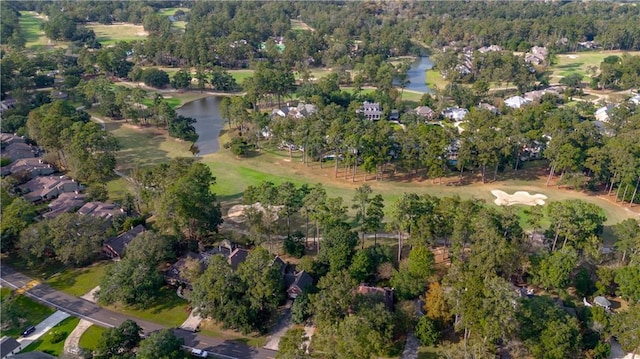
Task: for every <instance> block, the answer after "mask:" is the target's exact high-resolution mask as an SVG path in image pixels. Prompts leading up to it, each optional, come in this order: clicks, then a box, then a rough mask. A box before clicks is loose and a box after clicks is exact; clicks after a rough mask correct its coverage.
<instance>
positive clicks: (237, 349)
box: [0, 265, 276, 359]
mask: <svg viewBox="0 0 640 359" xmlns="http://www.w3.org/2000/svg"><path fill="white" fill-rule="evenodd" d="M32 280H33V279H32V278H29V277H27V276H25V275H24V274H22V273H19V272H16V271H15V270H13V269H12V268H9V267H7V266H4V265H1V266H0V282H1V283H2V286H6V287H11V288H13V289H17V288H21V287H24V286H25V285H26V284H27V283H29V282H31V281H32ZM25 295H27V296H29V297H31V298H33V299H35V300H37V301H39V302H42V303H44V304H47V305H49V306H51V307H54V308H57V309H59V310H62V311H65V312H67V313H69V314H71V315H73V316H75V317H79V318H81V319H86V320H88V321H90V322H92V323H94V324H97V325H100V326H103V327H114V326H118V325H120V323H122V322H123V321H125V320H126V319H132V320H134V321H135V322H136V323H138V325H139V326H140V327H141V328H142V329H143V330H144V333H150V332H153V331H156V330H160V329H164V328H165V327H164V326H162V325H159V324H155V323H150V322H147V321H144V320H141V319H138V318H134V317H130V316H127V315H124V314H120V313H116V312H114V311H111V310H108V309H104V308H102V307H100V306H98V305H96V304H94V303H91V302H89V301H87V300H84V299H81V298H77V297H74V296H72V295H69V294H66V293H63V292H59V291H56V290H54V289H52V288H51V287H49V286H48V285H46V284H39V285H37V286H35V287H33V288H31V289H29V290H27V291H26V292H25ZM173 331H174V333H175V334H176V336H178V337H180V338H184V341H185V346H187V347H190V348H199V349H204V350H206V351H208V352H209V353H210V354H212V356H214V357H219V358H223V359H241V358H242V359H244V358H253V359H270V358H274V357H275V356H276V352H275V351H273V350H267V349H263V348H253V347H250V346H248V345H244V344H242V343H240V342H236V341H225V340H220V339H216V338H210V337H207V336H203V335H199V334H196V333H192V332H188V331H185V330H182V329H173Z"/></svg>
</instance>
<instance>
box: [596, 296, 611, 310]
mask: <svg viewBox="0 0 640 359" xmlns="http://www.w3.org/2000/svg"><path fill="white" fill-rule="evenodd" d="M593 302H594V303H595V304H596V305H597V306H600V307H602V308H604V309H606V310H609V309H611V302H610V301H608V300H607V298H605V297H602V296H598V297H595V298H593Z"/></svg>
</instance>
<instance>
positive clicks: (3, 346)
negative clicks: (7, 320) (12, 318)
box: [0, 337, 22, 359]
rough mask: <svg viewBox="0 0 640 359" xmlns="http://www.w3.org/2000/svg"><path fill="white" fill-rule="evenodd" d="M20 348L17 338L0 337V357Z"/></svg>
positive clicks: (9, 354) (14, 352)
mask: <svg viewBox="0 0 640 359" xmlns="http://www.w3.org/2000/svg"><path fill="white" fill-rule="evenodd" d="M20 350H22V346H21V345H20V343H18V341H17V340H15V339H13V338H11V337H2V339H0V358H2V359H4V358H8V357H10V356H12V355H13V354H16V353H18V352H19V351H20Z"/></svg>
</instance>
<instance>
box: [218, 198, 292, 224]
mask: <svg viewBox="0 0 640 359" xmlns="http://www.w3.org/2000/svg"><path fill="white" fill-rule="evenodd" d="M282 207H283V206H271V210H270V211H269V210H267V209H265V208H264V207H263V206H262V203H260V202H256V203H254V204H249V205H243V204H237V205H235V206H233V207H231V208H229V212H227V217H228V218H229V220H231V221H232V222H235V223H243V222H245V221H246V220H247V216H246V215H245V211H246V210H247V209H249V208H253V209H255V210H257V211H260V212H262V213H263V214H264V215H269V214H270V215H271V220H272V221H277V220H278V212H279V211H280V210H281V209H282ZM268 212H271V213H268Z"/></svg>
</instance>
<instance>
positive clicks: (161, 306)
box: [107, 287, 189, 327]
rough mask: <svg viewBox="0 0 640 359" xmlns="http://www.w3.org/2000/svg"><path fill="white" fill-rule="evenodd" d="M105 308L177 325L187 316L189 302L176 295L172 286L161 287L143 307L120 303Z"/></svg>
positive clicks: (156, 321) (171, 325) (172, 325)
mask: <svg viewBox="0 0 640 359" xmlns="http://www.w3.org/2000/svg"><path fill="white" fill-rule="evenodd" d="M107 308H109V309H111V310H115V311H117V312H120V313H123V314H127V315H131V316H134V317H137V318H140V319H144V320H148V321H150V322H154V323H158V324H162V325H165V326H167V327H178V326H180V325H181V324H182V323H184V321H185V320H186V319H187V317H188V316H189V311H188V309H189V303H187V301H186V300H184V299H182V298H180V297H178V296H177V295H176V290H175V289H174V288H173V287H162V289H161V290H160V292H159V293H158V294H157V295H156V297H155V298H154V301H153V302H152V303H151V304H150V305H149V307H147V308H145V309H141V308H132V307H127V306H123V305H120V304H114V305H110V306H108V307H107Z"/></svg>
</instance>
